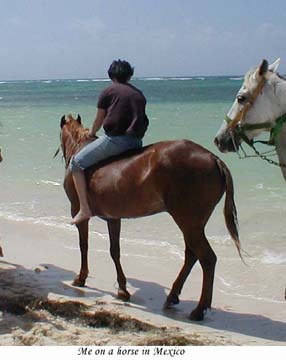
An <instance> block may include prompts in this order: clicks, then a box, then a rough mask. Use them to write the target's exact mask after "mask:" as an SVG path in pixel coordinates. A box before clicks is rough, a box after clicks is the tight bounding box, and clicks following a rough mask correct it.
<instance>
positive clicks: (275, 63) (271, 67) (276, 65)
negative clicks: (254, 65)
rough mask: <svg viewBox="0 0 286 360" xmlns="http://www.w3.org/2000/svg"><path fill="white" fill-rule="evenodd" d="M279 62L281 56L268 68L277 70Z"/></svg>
mask: <svg viewBox="0 0 286 360" xmlns="http://www.w3.org/2000/svg"><path fill="white" fill-rule="evenodd" d="M279 64H280V58H278V59H277V60H275V61H274V63H273V64H271V65H269V67H268V70H270V71H273V72H276V71H277V69H278V66H279Z"/></svg>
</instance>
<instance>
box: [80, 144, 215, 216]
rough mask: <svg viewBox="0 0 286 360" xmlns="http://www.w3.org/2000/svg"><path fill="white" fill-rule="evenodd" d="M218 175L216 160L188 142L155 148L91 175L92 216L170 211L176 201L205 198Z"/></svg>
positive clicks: (91, 171) (112, 161) (88, 173)
mask: <svg viewBox="0 0 286 360" xmlns="http://www.w3.org/2000/svg"><path fill="white" fill-rule="evenodd" d="M218 174H219V171H218V168H217V165H216V162H215V156H214V155H213V154H212V153H211V152H209V151H208V150H206V149H205V148H203V147H202V146H200V145H198V144H196V143H194V142H192V141H189V140H179V141H163V142H158V143H154V144H151V145H148V146H146V147H144V148H142V149H141V150H139V151H138V150H137V151H133V152H128V153H125V154H122V155H121V156H119V157H116V158H113V159H109V160H108V161H105V162H103V163H101V164H98V165H97V166H93V167H91V168H89V169H88V170H87V171H86V177H87V184H88V189H89V200H90V205H91V208H92V211H93V212H94V213H95V214H99V215H101V216H107V217H108V216H110V217H140V216H146V215H151V214H154V213H157V212H161V211H166V207H167V203H168V199H170V198H171V196H173V198H180V197H181V196H182V197H184V194H185V195H187V194H188V196H189V192H190V191H189V189H192V192H193V193H194V194H195V193H198V192H199V193H203V192H205V190H204V189H203V187H204V188H205V189H206V188H210V189H211V188H212V187H214V186H216V185H217V181H216V180H217V175H218ZM212 177H213V178H212ZM214 184H215V185H214ZM214 190H216V188H214ZM220 190H221V187H220ZM127 204H128V206H127Z"/></svg>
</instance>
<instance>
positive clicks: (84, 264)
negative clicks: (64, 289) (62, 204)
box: [72, 209, 88, 287]
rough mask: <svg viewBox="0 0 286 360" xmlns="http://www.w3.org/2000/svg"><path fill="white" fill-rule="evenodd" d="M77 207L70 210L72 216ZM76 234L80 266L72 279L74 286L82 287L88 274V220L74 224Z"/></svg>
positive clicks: (75, 212)
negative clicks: (77, 236) (77, 235)
mask: <svg viewBox="0 0 286 360" xmlns="http://www.w3.org/2000/svg"><path fill="white" fill-rule="evenodd" d="M77 211H78V209H74V210H72V216H74V215H75V214H77ZM76 227H77V230H78V234H79V247H80V254H81V267H80V272H79V274H78V275H77V276H76V278H75V279H74V281H73V285H74V286H79V287H83V286H84V285H85V280H86V278H87V276H88V261H87V252H88V220H85V221H83V222H81V223H79V224H77V225H76Z"/></svg>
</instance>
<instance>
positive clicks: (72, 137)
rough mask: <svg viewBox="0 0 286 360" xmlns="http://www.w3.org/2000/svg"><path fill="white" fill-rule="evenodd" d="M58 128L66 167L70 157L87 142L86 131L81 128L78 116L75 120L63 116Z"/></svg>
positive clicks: (70, 116) (69, 116) (71, 117)
mask: <svg viewBox="0 0 286 360" xmlns="http://www.w3.org/2000/svg"><path fill="white" fill-rule="evenodd" d="M60 126H61V136H60V137H61V147H62V151H63V156H64V158H65V162H66V167H67V166H68V164H69V162H70V159H71V157H72V156H73V155H74V154H75V153H76V152H78V151H79V150H80V149H81V148H82V147H83V146H84V145H85V144H86V143H87V142H88V140H89V139H88V129H86V128H84V127H83V125H82V123H81V117H80V115H78V116H77V118H76V119H75V118H74V117H73V116H72V115H67V116H65V115H63V116H62V118H61V122H60Z"/></svg>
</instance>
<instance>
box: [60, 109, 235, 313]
mask: <svg viewBox="0 0 286 360" xmlns="http://www.w3.org/2000/svg"><path fill="white" fill-rule="evenodd" d="M86 143H87V129H84V128H83V126H82V124H81V119H80V117H79V116H78V118H77V119H76V120H75V119H73V118H72V117H71V116H69V117H68V118H66V117H65V116H63V117H62V119H61V146H62V151H63V155H64V158H65V163H66V169H67V170H66V174H65V180H64V188H65V191H66V193H67V196H68V198H69V200H70V202H71V214H72V216H74V215H75V214H76V213H77V212H78V210H79V201H78V197H77V194H76V191H75V188H74V184H73V180H72V176H71V172H70V171H69V169H68V165H69V162H70V160H71V157H72V156H73V155H74V154H75V153H76V152H77V151H78V150H79V149H80V148H82V147H83V146H84V145H85V144H86ZM111 160H112V161H111ZM111 160H109V161H105V162H103V163H101V164H100V165H99V166H93V167H91V168H89V169H88V170H87V171H86V181H87V186H88V199H89V204H90V208H91V210H92V213H93V215H94V216H99V217H101V218H103V219H105V220H106V221H107V225H108V231H109V237H110V254H111V257H112V259H113V261H114V264H115V267H116V272H117V280H118V284H119V290H118V297H119V298H121V299H123V300H125V301H127V300H129V298H130V294H129V293H128V291H127V289H126V277H125V275H124V273H123V270H122V267H121V264H120V245H119V236H120V224H121V218H137V217H142V216H148V215H152V214H156V213H159V212H162V211H167V212H168V213H169V214H170V215H171V216H172V217H173V219H174V220H175V222H176V223H177V225H178V226H179V228H180V229H181V231H182V233H183V236H184V240H185V261H184V264H183V266H182V269H181V271H180V273H179V275H178V277H177V279H176V280H175V282H174V284H173V286H172V289H171V291H170V294H169V295H168V297H167V300H166V303H165V308H168V307H170V306H171V305H174V304H178V303H179V295H180V293H181V290H182V287H183V284H184V282H185V280H186V278H187V277H188V275H189V273H190V271H191V269H192V267H193V266H194V264H195V263H196V261H197V260H199V262H200V264H201V266H202V269H203V288H202V293H201V297H200V301H199V303H198V305H197V307H196V309H195V310H193V311H192V313H191V315H190V318H191V319H192V320H202V319H203V317H204V313H205V311H206V309H207V308H210V306H211V301H212V293H213V280H214V270H215V264H216V255H215V253H214V252H213V250H212V248H211V247H210V245H209V243H208V240H207V238H206V236H205V232H204V228H205V225H206V223H207V221H208V219H209V217H210V215H211V214H212V212H213V210H214V208H215V206H216V204H217V203H218V202H219V201H220V199H221V197H222V196H223V194H224V192H226V197H225V205H224V215H225V221H226V225H227V228H228V231H229V233H230V235H231V237H232V239H233V240H234V242H235V245H236V247H237V249H238V251H239V253H240V242H239V238H238V230H237V218H236V208H235V203H234V199H233V182H232V177H231V174H230V172H229V170H228V168H227V167H226V165H225V164H224V163H223V162H222V161H221V160H220V159H219V158H218V157H216V156H215V155H214V154H212V153H211V152H209V151H208V150H206V149H204V148H203V147H202V146H200V145H197V144H195V143H193V142H191V141H188V140H181V141H163V142H158V143H155V144H152V145H149V146H146V147H144V148H143V149H142V150H139V151H138V150H137V151H135V152H133V153H131V154H130V153H125V154H123V155H121V156H119V157H116V158H113V159H111ZM77 228H78V231H79V243H80V250H81V269H80V272H79V275H78V276H77V277H76V278H75V280H74V283H73V284H74V285H75V286H84V284H85V281H86V278H87V276H88V263H87V251H88V221H84V222H82V223H80V224H78V225H77Z"/></svg>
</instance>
